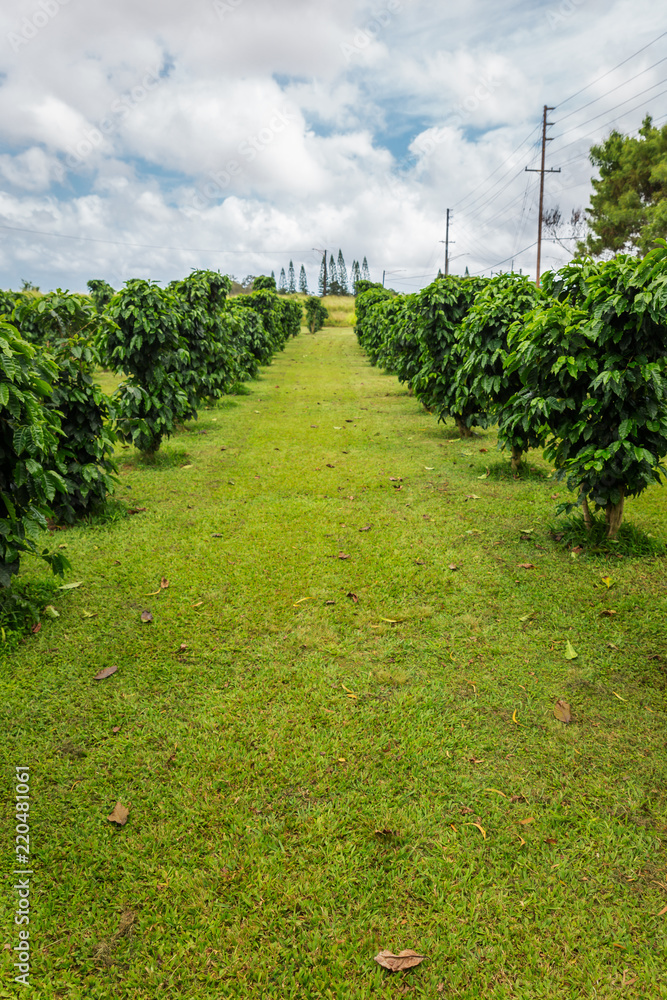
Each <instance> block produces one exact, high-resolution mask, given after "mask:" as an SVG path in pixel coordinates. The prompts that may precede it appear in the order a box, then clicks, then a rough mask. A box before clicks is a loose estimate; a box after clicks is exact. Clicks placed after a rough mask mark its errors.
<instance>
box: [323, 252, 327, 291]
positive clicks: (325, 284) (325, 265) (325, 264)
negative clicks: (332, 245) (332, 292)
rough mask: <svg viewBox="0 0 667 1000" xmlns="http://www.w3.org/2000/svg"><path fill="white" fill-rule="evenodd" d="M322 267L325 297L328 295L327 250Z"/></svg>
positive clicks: (324, 253)
mask: <svg viewBox="0 0 667 1000" xmlns="http://www.w3.org/2000/svg"><path fill="white" fill-rule="evenodd" d="M322 267H323V269H324V270H323V274H324V280H323V282H322V296H323V297H324V296H325V295H326V294H327V252H326V250H325V251H324V252H323V253H322Z"/></svg>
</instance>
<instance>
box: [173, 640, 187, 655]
mask: <svg viewBox="0 0 667 1000" xmlns="http://www.w3.org/2000/svg"><path fill="white" fill-rule="evenodd" d="M187 648H188V644H187V642H182V643H181V644H180V646H179V647H178V649H176V650H174V652H176V653H184V652H185V650H186V649H187Z"/></svg>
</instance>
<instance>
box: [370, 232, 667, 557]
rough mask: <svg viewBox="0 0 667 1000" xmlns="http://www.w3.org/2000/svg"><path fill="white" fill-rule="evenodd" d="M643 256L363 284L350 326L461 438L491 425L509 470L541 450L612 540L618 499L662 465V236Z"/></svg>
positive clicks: (665, 378) (665, 424)
mask: <svg viewBox="0 0 667 1000" xmlns="http://www.w3.org/2000/svg"><path fill="white" fill-rule="evenodd" d="M657 243H658V244H659V245H658V246H657V247H656V249H654V250H652V251H651V252H650V253H648V254H647V256H646V257H644V258H638V257H631V256H625V255H620V256H617V257H615V258H613V259H612V260H609V261H606V262H603V263H596V262H594V261H592V260H590V259H583V260H575V261H573V262H572V263H571V264H569V265H567V266H566V267H564V268H562V269H561V270H560V271H557V272H553V273H549V274H546V275H545V276H544V277H543V280H542V287H541V288H540V289H538V288H536V287H535V286H534V285H533V284H531V283H530V281H529V280H528V279H527V278H526V277H522V276H521V275H517V274H501V275H498V276H496V277H494V278H487V279H484V278H459V277H451V276H448V277H444V278H443V277H440V278H438V279H437V280H436V281H434V282H433V284H431V285H429V286H428V287H427V288H425V289H423V290H422V291H421V292H419V293H417V294H412V295H396V294H394V293H392V292H390V291H388V290H386V289H384V288H382V287H381V286H379V285H374V284H371V283H370V282H362V284H361V287H360V289H359V292H360V295H359V297H358V298H357V325H356V332H357V337H358V339H359V341H360V343H361V345H362V347H363V348H364V350H365V351H366V353H367V354H368V357H369V358H370V360H371V361H372V362H373V363H374V364H376V365H379V366H381V367H382V368H384V369H385V370H386V371H388V372H391V373H393V374H395V375H397V376H398V378H399V379H400V381H401V382H404V383H406V384H407V385H408V386H409V388H410V390H411V391H412V392H413V393H414V395H415V396H416V397H417V399H419V400H420V401H421V402H422V403H423V404H424V406H425V407H426V408H427V409H428V410H429V411H431V412H433V413H434V414H436V415H437V417H438V419H439V420H444V419H446V418H447V417H451V418H453V419H454V420H455V422H456V424H457V426H458V428H459V431H460V433H461V435H462V436H469V435H470V434H471V433H472V430H471V428H473V427H475V426H478V427H489V426H492V425H494V424H497V425H498V440H499V444H500V446H501V447H502V448H507V449H508V450H509V451H510V453H511V456H512V458H511V461H512V468H513V469H514V470H515V472H516V471H518V470H519V469H520V467H521V462H522V458H523V456H524V454H525V452H526V451H527V449H529V448H538V447H539V448H543V449H544V455H545V457H546V458H547V460H548V461H550V462H551V463H553V465H554V467H555V468H556V470H557V472H558V476H559V478H561V479H564V480H566V482H567V485H568V487H569V489H571V490H573V491H575V492H576V497H575V498H573V500H572V501H571V502H569V503H565V504H561V505H560V507H559V508H558V512H559V513H560V512H562V511H567V512H568V513H569V512H570V511H572V510H573V509H574V508H575V507H576V506H577V505H578V504H579V505H581V508H582V510H583V516H584V521H585V524H586V527H587V528H588V529H590V528H591V527H592V525H593V516H592V513H591V510H592V509H595V510H599V509H602V510H603V511H604V515H605V518H606V525H607V529H606V531H607V536H608V537H609V538H615V537H616V535H617V533H618V529H619V527H620V525H621V521H622V518H623V504H624V500H625V498H626V497H632V496H637V495H638V494H639V493H641V492H642V491H643V490H644V489H646V487H647V486H648V485H649V484H650V483H653V482H660V477H661V475H665V469H664V466H663V464H662V459H663V457H664V456H665V455H666V454H667V243H666V242H665V241H664V240H659V241H657Z"/></svg>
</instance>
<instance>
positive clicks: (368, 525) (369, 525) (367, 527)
mask: <svg viewBox="0 0 667 1000" xmlns="http://www.w3.org/2000/svg"><path fill="white" fill-rule="evenodd" d="M372 527H373V525H372V524H367V525H366V527H365V528H359V531H370V530H371V528H372Z"/></svg>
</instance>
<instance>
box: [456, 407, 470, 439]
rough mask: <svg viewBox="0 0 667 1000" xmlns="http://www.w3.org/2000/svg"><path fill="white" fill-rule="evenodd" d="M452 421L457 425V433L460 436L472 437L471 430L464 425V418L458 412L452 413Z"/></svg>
mask: <svg viewBox="0 0 667 1000" xmlns="http://www.w3.org/2000/svg"><path fill="white" fill-rule="evenodd" d="M454 422H455V424H456V426H457V427H458V429H459V434H460V435H461V437H462V438H469V437H472V431H471V430H470V428H469V427H467V426H466V422H465V420H464V419H463V417H462V416H461V415H460V414H459V413H457V414H455V415H454Z"/></svg>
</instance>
